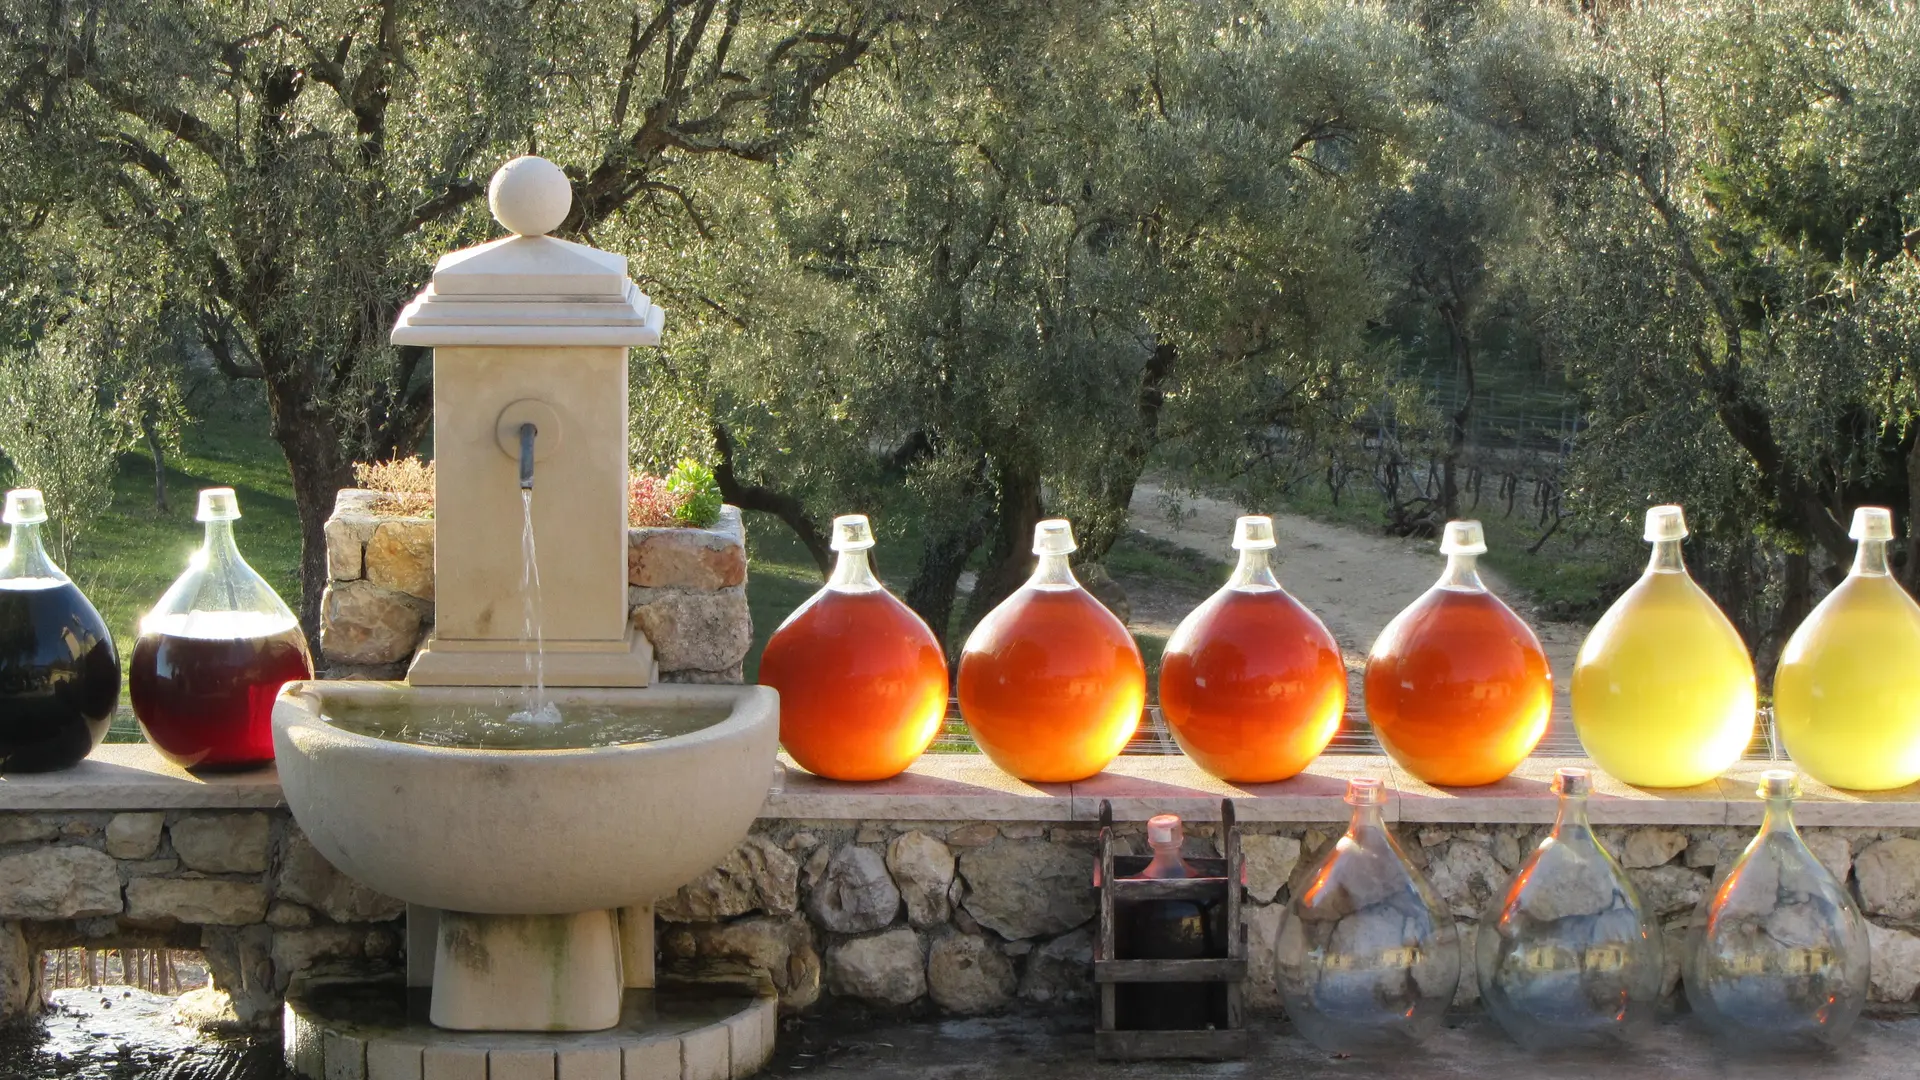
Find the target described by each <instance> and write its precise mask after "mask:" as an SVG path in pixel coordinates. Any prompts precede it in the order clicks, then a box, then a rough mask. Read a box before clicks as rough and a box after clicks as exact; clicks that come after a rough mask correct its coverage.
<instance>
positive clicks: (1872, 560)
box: [1853, 540, 1892, 577]
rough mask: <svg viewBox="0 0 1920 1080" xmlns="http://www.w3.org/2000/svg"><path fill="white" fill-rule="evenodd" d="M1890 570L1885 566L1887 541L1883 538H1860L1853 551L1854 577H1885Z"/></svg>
mask: <svg viewBox="0 0 1920 1080" xmlns="http://www.w3.org/2000/svg"><path fill="white" fill-rule="evenodd" d="M1891 573H1892V571H1891V570H1890V569H1888V567H1887V542H1886V541H1885V540H1862V541H1860V546H1859V547H1857V548H1855V549H1854V551H1853V576H1854V577H1887V576H1888V575H1889V574H1891Z"/></svg>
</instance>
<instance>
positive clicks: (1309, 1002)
mask: <svg viewBox="0 0 1920 1080" xmlns="http://www.w3.org/2000/svg"><path fill="white" fill-rule="evenodd" d="M1382 796H1383V793H1382V791H1381V787H1380V781H1378V780H1376V779H1372V778H1367V777H1363V778H1359V779H1355V780H1352V781H1349V782H1348V784H1347V802H1348V804H1349V805H1351V806H1352V807H1353V820H1352V822H1351V823H1350V824H1349V825H1348V826H1347V831H1346V834H1345V835H1344V836H1342V837H1341V838H1340V839H1339V840H1338V841H1337V842H1335V844H1334V845H1333V849H1332V850H1331V851H1329V852H1328V853H1327V854H1326V856H1325V857H1323V858H1322V859H1321V860H1320V862H1319V863H1318V864H1317V865H1315V866H1314V868H1313V872H1312V874H1311V875H1310V876H1309V877H1308V878H1307V883H1306V885H1305V887H1304V888H1302V889H1301V890H1300V892H1299V893H1298V894H1296V895H1295V896H1294V897H1293V899H1291V900H1289V901H1288V902H1287V909H1286V913H1285V915H1284V916H1283V918H1282V921H1281V924H1280V940H1279V942H1278V944H1277V945H1276V947H1275V955H1274V966H1275V970H1276V972H1277V974H1278V976H1279V982H1280V997H1281V1001H1282V1003H1283V1004H1284V1005H1285V1006H1286V1010H1287V1015H1288V1016H1289V1017H1291V1018H1292V1019H1293V1023H1294V1026H1295V1027H1297V1028H1299V1029H1300V1033H1301V1034H1302V1035H1304V1036H1306V1037H1307V1039H1308V1040H1309V1041H1311V1042H1312V1043H1313V1044H1314V1045H1315V1046H1318V1047H1320V1048H1321V1049H1323V1050H1328V1051H1332V1052H1335V1053H1356V1052H1362V1051H1366V1050H1373V1049H1382V1048H1390V1047H1395V1046H1404V1045H1407V1044H1410V1043H1413V1042H1417V1041H1418V1040H1420V1039H1423V1038H1425V1037H1427V1036H1428V1035H1430V1034H1432V1033H1433V1031H1434V1029H1435V1028H1437V1027H1438V1026H1439V1024H1440V1019H1441V1016H1442V1015H1443V1014H1444V1013H1445V1012H1446V1009H1447V1006H1448V1004H1449V1003H1451V1002H1452V1001H1453V992H1454V989H1455V986H1456V984H1457V983H1458V982H1459V980H1460V939H1459V935H1458V932H1457V931H1456V930H1455V929H1454V925H1453V915H1452V914H1451V913H1450V912H1449V911H1448V910H1447V908H1446V907H1444V906H1442V904H1441V903H1440V898H1439V897H1438V896H1437V895H1435V894H1434V891H1433V886H1432V885H1430V884H1428V883H1427V879H1426V878H1424V877H1422V876H1421V874H1420V872H1419V871H1418V870H1416V869H1414V866H1413V864H1412V863H1410V862H1408V861H1407V856H1406V852H1404V851H1402V850H1401V849H1400V845H1399V843H1398V842H1397V841H1395V840H1394V838H1393V834H1392V833H1391V832H1389V831H1388V830H1387V826H1386V823H1385V822H1384V821H1383V820H1382V819H1381V816H1380V806H1381V803H1382V802H1383V801H1384V799H1383V797H1382Z"/></svg>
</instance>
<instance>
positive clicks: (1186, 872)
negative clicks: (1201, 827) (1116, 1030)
mask: <svg viewBox="0 0 1920 1080" xmlns="http://www.w3.org/2000/svg"><path fill="white" fill-rule="evenodd" d="M1185 841H1186V833H1185V830H1184V829H1182V828H1181V825H1180V819H1179V817H1177V816H1176V815H1173V814H1156V815H1154V816H1153V817H1152V818H1149V819H1148V820H1147V846H1148V847H1149V848H1151V849H1152V851H1153V860H1152V861H1151V862H1149V863H1148V864H1147V865H1146V868H1145V869H1143V870H1141V871H1140V872H1139V873H1137V874H1133V875H1130V876H1131V877H1135V878H1150V879H1154V880H1167V879H1172V878H1190V877H1198V876H1199V875H1198V874H1197V873H1195V872H1194V869H1193V867H1192V866H1190V865H1188V863H1187V861H1186V860H1185V859H1184V858H1182V857H1181V855H1180V849H1181V847H1182V846H1184V844H1185ZM1214 917H1215V916H1214V912H1213V910H1212V905H1210V904H1203V903H1200V902H1198V901H1194V900H1136V901H1132V902H1130V903H1128V904H1127V905H1126V906H1125V907H1123V908H1120V909H1119V910H1118V911H1116V912H1115V918H1116V920H1117V921H1118V922H1119V923H1120V924H1121V931H1120V933H1119V935H1118V936H1117V937H1116V939H1115V947H1116V949H1118V950H1119V954H1118V955H1119V959H1122V960H1198V959H1202V958H1204V957H1206V956H1208V955H1209V950H1210V948H1211V941H1212V939H1213V937H1214V936H1215V935H1214V933H1213V930H1214V927H1213V921H1214ZM1115 989H1116V991H1117V993H1116V994H1115V1001H1114V1008H1115V1012H1116V1014H1117V1019H1118V1021H1119V1026H1120V1028H1122V1029H1123V1030H1132V1031H1198V1030H1201V1029H1203V1028H1205V1027H1207V1026H1208V1024H1209V1022H1210V1016H1209V1014H1210V1012H1211V1011H1212V1010H1211V1008H1210V1006H1211V1004H1212V1001H1211V995H1210V994H1209V992H1208V991H1209V990H1210V989H1212V987H1210V986H1208V985H1206V984H1200V985H1194V984H1187V983H1121V984H1120V985H1118V986H1117V987H1115Z"/></svg>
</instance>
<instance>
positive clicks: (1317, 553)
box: [1124, 482, 1587, 729]
mask: <svg viewBox="0 0 1920 1080" xmlns="http://www.w3.org/2000/svg"><path fill="white" fill-rule="evenodd" d="M1131 509H1132V515H1133V520H1132V525H1133V527H1134V528H1136V529H1138V530H1140V531H1141V532H1143V533H1145V534H1147V535H1148V536H1151V537H1154V538H1155V539H1158V540H1164V541H1167V542H1169V543H1174V544H1179V545H1181V546H1182V547H1186V548H1190V549H1192V550H1194V551H1198V552H1201V553H1203V554H1206V555H1209V556H1211V557H1213V558H1216V559H1223V560H1225V559H1230V558H1231V556H1232V552H1231V550H1230V549H1229V548H1228V544H1229V543H1230V542H1231V540H1232V539H1233V522H1234V519H1235V518H1236V517H1239V516H1240V515H1241V514H1244V513H1252V512H1254V511H1248V510H1243V509H1241V508H1240V507H1238V506H1236V505H1234V504H1233V503H1231V502H1228V501H1226V500H1223V499H1214V498H1209V497H1207V496H1204V495H1183V494H1176V493H1173V492H1170V491H1168V490H1167V489H1165V488H1162V487H1161V486H1159V485H1157V484H1151V483H1145V482H1143V483H1141V484H1140V485H1139V486H1138V487H1137V488H1135V490H1134V495H1133V505H1132V507H1131ZM1176 514H1177V517H1178V522H1177V523H1176V522H1175V521H1174V520H1173V518H1174V517H1175V516H1176ZM1273 525H1274V531H1275V532H1276V533H1277V534H1278V537H1277V539H1278V540H1279V548H1278V550H1277V551H1276V552H1275V555H1276V556H1277V560H1276V562H1277V572H1278V574H1279V577H1280V581H1281V583H1282V584H1283V585H1285V586H1286V588H1287V591H1289V592H1291V593H1293V595H1294V596H1296V597H1298V598H1299V600H1300V602H1301V603H1303V604H1305V605H1307V606H1308V607H1309V608H1312V609H1313V611H1314V612H1315V613H1316V614H1318V615H1319V616H1320V618H1321V620H1322V621H1324V622H1325V623H1326V624H1327V629H1328V630H1331V631H1332V632H1333V636H1334V640H1336V641H1338V642H1339V643H1340V649H1341V652H1342V653H1343V654H1345V656H1346V659H1347V668H1348V671H1349V672H1351V673H1353V675H1354V676H1355V677H1356V680H1357V676H1358V673H1359V671H1360V669H1361V667H1362V666H1363V665H1364V664H1365V662H1366V654H1367V649H1368V648H1369V647H1371V646H1372V644H1373V639H1374V638H1375V637H1377V636H1378V635H1379V633H1380V631H1381V630H1382V629H1383V628H1385V626H1386V625H1387V623H1388V622H1389V621H1390V620H1391V619H1392V618H1393V617H1394V616H1395V615H1397V614H1399V613H1400V609H1402V608H1404V607H1406V605H1407V604H1408V602H1410V601H1411V600H1412V599H1413V598H1414V597H1416V596H1419V595H1420V594H1421V593H1422V592H1424V591H1426V589H1427V587H1428V586H1430V585H1432V584H1433V582H1434V579H1435V578H1436V577H1438V576H1439V574H1440V569H1441V567H1442V565H1443V563H1442V561H1441V558H1440V555H1439V553H1438V550H1437V546H1436V544H1435V543H1434V541H1432V540H1403V539H1398V538H1395V537H1391V536H1384V535H1381V534H1379V533H1370V532H1366V531H1363V530H1360V529H1353V528H1348V527H1346V526H1342V525H1334V524H1329V523H1326V522H1322V521H1316V520H1314V519H1312V518H1309V517H1303V516H1301V515H1298V514H1275V515H1274V516H1273ZM1481 576H1482V577H1483V578H1484V579H1485V580H1486V582H1487V585H1488V586H1489V587H1490V588H1492V589H1493V590H1494V591H1495V592H1497V593H1499V594H1500V596H1501V598H1502V599H1504V600H1506V601H1507V603H1509V604H1511V605H1512V606H1513V607H1514V608H1515V610H1517V611H1519V612H1520V614H1521V615H1522V616H1523V617H1525V618H1526V620H1527V622H1528V623H1529V624H1530V625H1532V627H1533V629H1534V632H1535V633H1536V634H1538V635H1539V636H1540V642H1541V644H1542V645H1543V646H1544V647H1545V649H1546V652H1547V661H1548V663H1549V664H1550V665H1552V667H1553V681H1554V698H1555V701H1554V713H1555V718H1556V721H1564V720H1565V719H1566V717H1567V716H1568V712H1567V689H1566V688H1567V680H1568V678H1569V677H1570V676H1571V675H1572V672H1573V659H1574V656H1575V655H1576V654H1577V653H1578V652H1579V650H1580V642H1581V640H1582V639H1584V638H1585V637H1586V632H1587V628H1586V627H1585V626H1582V625H1579V624H1577V623H1562V622H1548V621H1545V620H1542V619H1539V618H1537V617H1536V612H1535V611H1534V610H1533V607H1532V605H1531V604H1530V603H1529V602H1528V601H1527V598H1526V597H1523V596H1518V595H1516V594H1515V592H1514V590H1513V589H1512V588H1510V587H1509V586H1508V585H1507V584H1506V583H1505V582H1503V581H1501V580H1500V579H1499V578H1498V576H1497V575H1495V574H1493V573H1492V572H1491V571H1489V570H1486V569H1482V571H1481ZM1124 584H1125V585H1126V587H1127V590H1128V599H1129V600H1130V601H1131V602H1132V604H1133V609H1134V615H1135V618H1134V629H1136V630H1138V631H1140V632H1143V633H1151V634H1169V633H1171V632H1172V631H1173V628H1174V626H1176V625H1178V624H1179V621H1180V619H1181V618H1182V617H1183V616H1184V615H1185V614H1186V612H1187V611H1188V610H1190V609H1191V608H1192V606H1193V603H1195V602H1197V599H1202V598H1204V597H1197V598H1196V597H1194V596H1190V595H1189V591H1188V590H1186V589H1183V588H1165V589H1162V588H1155V587H1149V588H1146V589H1142V588H1141V583H1140V582H1139V581H1138V580H1137V579H1129V580H1127V581H1125V582H1124ZM1163 624H1164V625H1163ZM1353 690H1354V693H1355V694H1356V695H1357V694H1358V692H1359V685H1358V683H1357V681H1356V682H1355V684H1354V687H1353ZM1355 700H1356V701H1357V697H1356V699H1355ZM1556 727H1562V728H1563V729H1564V725H1563V724H1560V723H1556Z"/></svg>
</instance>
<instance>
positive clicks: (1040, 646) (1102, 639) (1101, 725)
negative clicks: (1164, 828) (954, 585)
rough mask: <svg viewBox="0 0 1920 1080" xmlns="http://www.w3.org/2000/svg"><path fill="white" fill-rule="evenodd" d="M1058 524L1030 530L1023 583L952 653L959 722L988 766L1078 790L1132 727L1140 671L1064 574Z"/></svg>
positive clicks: (1107, 614) (1064, 528) (1132, 650)
mask: <svg viewBox="0 0 1920 1080" xmlns="http://www.w3.org/2000/svg"><path fill="white" fill-rule="evenodd" d="M1074 548H1075V545H1074V542H1073V529H1072V526H1071V525H1069V524H1068V523H1067V522H1066V521H1064V520H1060V519H1050V520H1047V521H1042V522H1040V523H1039V524H1038V525H1036V526H1035V527H1034V530H1033V553H1034V554H1035V555H1038V556H1039V557H1040V561H1039V564H1038V565H1036V566H1035V567H1034V568H1033V576H1032V577H1030V578H1028V579H1027V581H1026V584H1024V585H1022V586H1020V588H1019V589H1018V590H1016V591H1015V592H1014V594H1013V595H1012V596H1009V597H1007V598H1006V599H1005V600H1003V601H1001V603H1000V605H999V606H998V607H996V608H994V609H993V610H992V611H990V612H988V613H987V617H986V618H984V619H981V620H980V624H979V625H978V626H976V627H974V628H973V633H971V634H969V635H968V636H967V644H966V647H965V648H963V649H962V650H961V652H960V673H959V678H958V680H957V682H958V684H959V696H960V715H961V717H962V718H963V719H964V720H966V722H967V727H968V728H969V729H970V730H971V731H972V732H973V739H974V741H975V742H976V743H978V744H979V745H980V749H981V750H982V751H983V752H984V753H985V754H986V755H987V757H988V758H990V759H991V760H992V761H993V763H994V764H995V765H998V766H1000V767H1001V768H1002V769H1005V770H1006V771H1007V772H1008V773H1011V774H1012V775H1013V776H1016V777H1018V778H1019V779H1021V780H1026V781H1029V782H1032V783H1049V782H1050V783H1067V782H1070V781H1074V780H1085V779H1086V778H1087V777H1089V776H1092V775H1093V774H1095V773H1097V772H1099V771H1100V770H1101V769H1104V768H1106V767H1107V764H1108V763H1109V762H1111V761H1112V760H1113V759H1114V758H1115V757H1117V756H1119V753H1120V751H1121V750H1123V749H1125V747H1126V745H1127V740H1128V739H1130V738H1132V737H1133V733H1134V730H1135V729H1136V728H1138V727H1139V726H1140V710H1141V707H1142V706H1143V705H1145V704H1146V699H1147V671H1146V666H1145V665H1144V664H1143V663H1142V662H1141V660H1140V649H1139V647H1138V646H1136V645H1135V644H1134V643H1133V635H1131V634H1129V633H1127V628H1126V627H1125V626H1123V625H1121V623H1120V620H1119V619H1117V618H1115V617H1114V615H1113V613H1112V612H1111V611H1108V610H1107V609H1106V606H1105V605H1103V604H1101V603H1100V601H1098V600H1096V599H1094V598H1093V596H1092V594H1090V593H1088V592H1087V590H1085V589H1083V588H1081V587H1080V582H1079V581H1077V580H1076V579H1075V578H1074V576H1073V569H1072V568H1071V567H1070V566H1068V565H1067V556H1068V555H1069V554H1071V553H1072V552H1073V551H1074Z"/></svg>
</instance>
